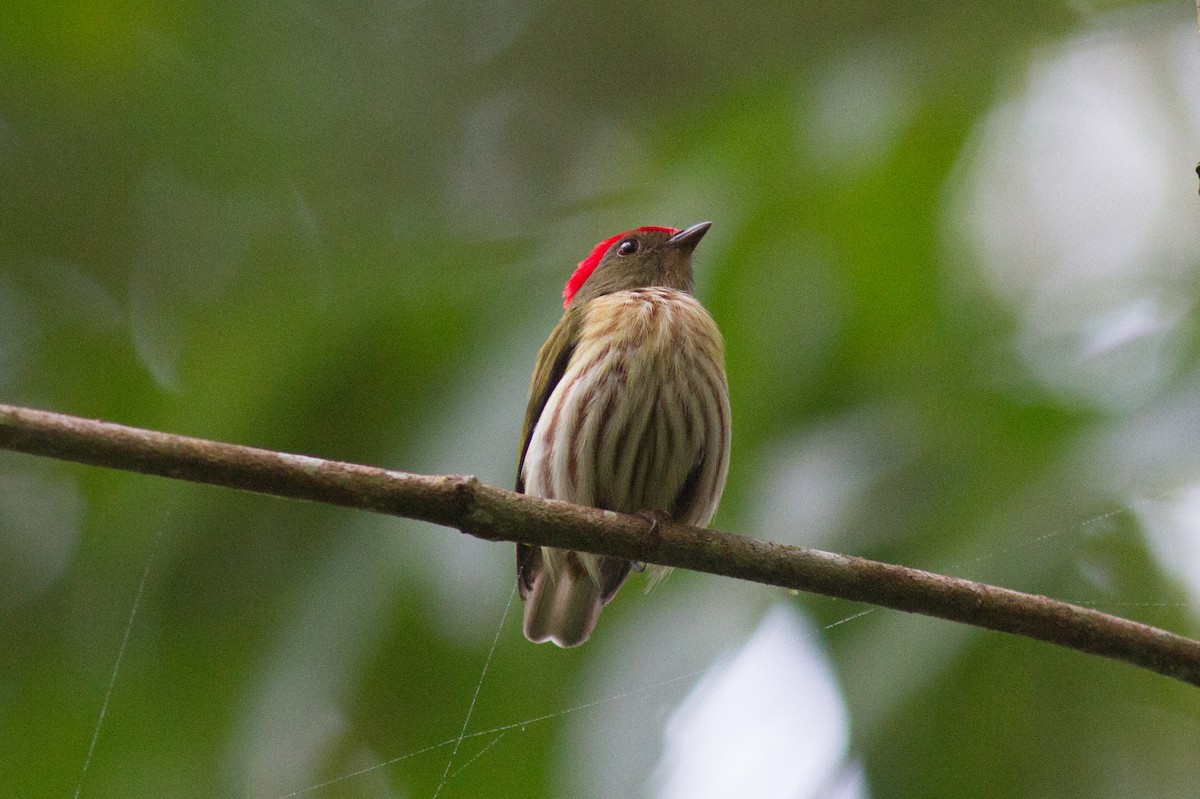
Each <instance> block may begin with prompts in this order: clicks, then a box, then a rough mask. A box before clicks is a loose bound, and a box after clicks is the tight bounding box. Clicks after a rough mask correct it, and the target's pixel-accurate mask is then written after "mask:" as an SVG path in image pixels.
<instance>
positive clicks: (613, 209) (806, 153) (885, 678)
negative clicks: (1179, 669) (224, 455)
mask: <svg viewBox="0 0 1200 799" xmlns="http://www.w3.org/2000/svg"><path fill="white" fill-rule="evenodd" d="M1198 76H1200V46H1198V44H1197V35H1196V17H1195V10H1194V9H1193V8H1192V6H1191V4H1190V3H1175V4H1171V5H1167V4H1157V3H1149V4H1138V3H1122V2H1104V1H1103V0H1097V1H1096V2H1089V0H1080V2H1070V3H1046V2H1007V3H983V4H979V3H968V4H960V3H950V2H936V3H920V2H899V3H887V4H879V3H861V2H851V3H832V4H831V3H817V2H808V3H804V4H796V3H780V2H770V1H769V0H750V2H749V3H745V4H730V3H717V2H696V3H686V4H674V5H672V6H671V8H670V11H669V12H666V11H664V10H663V7H662V6H661V5H660V4H652V3H630V4H624V5H622V6H620V7H616V6H606V5H604V4H592V3H565V4H564V3H522V2H517V0H469V1H468V2H462V3H431V2H420V1H419V0H412V1H411V2H406V1H405V0H398V1H397V2H360V3H350V4H339V3H333V2H327V1H326V0H283V2H260V1H259V0H251V2H230V1H229V0H204V2H199V3H190V4H174V3H164V2H155V0H107V1H105V0H95V1H93V2H88V1H87V0H72V1H71V2H60V1H58V0H51V1H50V2H29V1H28V0H9V1H8V2H6V3H5V4H4V6H3V10H0V401H3V402H8V403H16V404H26V405H32V406H36V407H41V408H47V409H52V410H57V411H62V412H66V413H71V414H76V415H81V416H87V417H97V418H104V419H109V420H113V421H118V422H123V423H126V424H132V425H138V426H144V427H150V428H155V429H160V430H165V431H170V432H177V433H184V434H189V435H194V436H201V437H206V438H213V439H218V440H222V441H232V442H237V443H242V444H249V445H255V446H259V447H267V448H272V449H282V450H288V451H293V452H303V453H308V454H313V455H319V456H323V457H328V458H335V459H342V460H349V461H356V462H361V463H368V464H376V465H381V466H386V467H390V468H397V469H404V470H409V471H418V472H428V473H445V472H454V473H471V474H476V475H478V476H479V477H481V478H482V479H484V480H485V481H488V482H491V483H495V484H497V485H501V486H506V487H507V486H510V485H511V483H512V480H513V476H514V469H515V460H516V454H517V445H518V436H519V431H520V422H521V417H522V414H523V411H524V406H525V400H526V390H527V386H528V379H529V375H530V373H531V372H532V368H533V363H534V359H535V357H536V352H537V348H538V346H539V345H540V343H541V341H542V340H543V339H544V337H545V336H546V334H547V333H548V332H549V330H550V328H551V327H552V325H553V324H554V322H555V321H556V320H557V317H558V315H559V313H560V312H561V296H560V293H559V292H560V290H561V287H562V284H563V282H564V281H565V280H566V278H567V277H568V276H569V275H570V273H571V271H572V270H573V268H574V266H575V264H576V262H577V261H579V260H580V259H581V258H582V257H583V256H584V255H586V254H587V253H588V252H589V250H590V249H591V247H592V246H593V244H594V243H595V242H597V241H599V240H600V239H602V238H605V237H607V236H610V235H612V234H614V233H617V232H618V231H621V230H625V229H628V228H631V227H635V226H638V225H644V224H653V225H670V226H676V227H683V226H685V225H688V224H691V223H694V222H697V221H700V220H705V219H708V220H712V221H713V222H714V226H713V229H712V232H711V233H710V234H709V236H708V237H706V239H705V240H704V243H703V244H702V245H701V247H700V248H699V250H698V253H697V267H698V281H699V286H698V293H699V294H700V296H701V298H702V300H703V301H704V302H705V303H706V305H707V306H708V307H709V308H710V309H711V311H712V313H713V315H714V316H715V318H716V319H717V322H718V323H719V325H720V326H721V328H722V330H723V331H724V334H725V338H726V342H727V346H728V358H729V363H728V367H729V380H730V384H731V391H732V405H733V412H734V448H733V460H732V469H731V474H730V480H729V485H728V489H727V491H726V494H725V501H724V503H723V506H722V509H721V512H720V514H719V515H718V517H717V518H716V519H715V520H714V526H715V527H718V528H720V529H725V530H730V531H737V532H744V533H747V534H752V535H756V536H759V537H763V538H769V539H772V540H776V541H782V542H787V543H798V544H805V545H810V546H817V547H821V548H825V549H831V550H835V551H840V552H847V553H853V554H857V555H864V556H867V557H871V558H877V559H883V560H888V561H893V562H898V563H903V564H906V565H911V566H916V567H921V568H926V569H933V570H938V571H944V572H948V573H951V574H955V575H959V576H964V577H969V578H973V579H978V580H983V581H988V582H994V583H998V584H1001V585H1004V586H1009V587H1012V588H1017V589H1021V590H1025V591H1032V592H1038V593H1045V594H1049V595H1052V596H1056V597H1060V598H1063V599H1068V600H1071V601H1075V602H1079V603H1082V604H1085V605H1088V606H1094V607H1098V608H1101V609H1103V610H1106V611H1110V612H1114V613H1118V614H1120V615H1124V616H1128V617H1131V618H1135V619H1139V620H1142V621H1146V622H1149V623H1152V624H1156V625H1161V626H1164V627H1166V628H1168V629H1171V630H1174V631H1177V632H1180V633H1183V634H1185V635H1191V636H1196V635H1200V325H1198V318H1197V306H1196V303H1197V299H1198V298H1200V277H1198V275H1200V271H1198V270H1197V264H1198V263H1200V197H1197V181H1196V176H1195V174H1194V171H1193V170H1194V168H1195V164H1196V161H1197V160H1198V159H1200V80H1198ZM513 580H514V575H513V556H512V547H511V546H510V545H506V544H490V543H486V542H483V541H478V540H473V539H469V538H467V537H465V536H462V535H459V534H457V533H455V532H453V531H448V530H444V529H437V528H433V527H430V526H426V525H421V524H417V523H410V522H406V521H403V520H397V519H391V518H384V517H374V516H370V515H367V514H364V513H355V512H350V511H345V510H340V509H332V508H324V507H317V506H313V505H307V504H302V503H298V502H289V501H283V500H276V499H272V498H265V497H259V496H253V495H248V494H240V493H236V492H233V491H228V490H221V489H215V488H208V487H201V486H194V485H188V484H182V483H173V482H170V481H167V480H162V479H156V478H150V477H142V476H137V475H131V474H123V473H117V472H110V471H103V470H98V469H90V468H84V467H78V466H74V465H69V464H60V463H55V462H51V461H46V460H41V459H37V458H32V457H27V456H20V455H14V454H11V453H0V740H2V741H3V742H4V743H3V746H0V786H3V789H2V790H3V793H4V795H5V796H12V797H50V796H72V795H74V796H81V797H89V798H90V797H96V798H99V797H252V798H253V799H277V798H279V797H284V796H296V795H300V796H313V797H413V798H414V799H429V798H430V797H444V798H445V799H451V797H492V796H495V797H583V798H584V799H588V798H590V797H624V796H640V797H653V798H663V799H665V798H667V797H670V798H671V799H675V798H677V797H689V798H690V799H695V798H697V797H700V798H701V799H705V798H707V797H728V796H753V797H768V798H769V799H774V798H775V797H778V798H779V799H855V798H856V797H876V798H877V799H885V798H886V797H962V796H971V797H979V798H982V799H986V798H989V797H1067V798H1070V797H1088V798H1089V799H1104V798H1105V797H1122V799H1125V798H1126V797H1131V796H1153V797H1194V796H1195V791H1196V785H1198V784H1200V759H1197V758H1196V757H1195V753H1196V744H1197V741H1200V693H1198V692H1197V691H1196V690H1195V689H1194V688H1188V687H1186V686H1184V685H1182V684H1176V683H1173V682H1171V681H1169V680H1167V679H1165V678H1162V677H1157V676H1153V675H1150V674H1147V673H1143V672H1141V671H1139V670H1136V669H1134V668H1132V667H1128V666H1124V665H1120V664H1116V663H1112V662H1108V661H1104V660H1100V659H1096V658H1089V657H1085V656H1082V655H1079V654H1076V653H1072V652H1067V651H1062V650H1059V649H1056V648H1053V647H1050V646H1047V645H1043V644H1037V643H1033V642H1030V641H1026V640H1022V639H1017V638H1013V637H1007V636H1002V635H999V634H991V633H983V632H980V631H978V630H975V629H969V628H965V627H961V626H956V625H953V624H949V623H946V622H940V621H933V620H929V619H924V618H918V617H913V616H908V615H905V614H901V613H895V612H891V611H882V610H876V611H871V610H870V609H869V608H867V607H866V606H860V605H855V604H852V603H847V602H841V601H834V600H828V599H823V598H819V597H808V596H792V595H789V594H787V593H786V592H783V591H779V590H775V589H771V588H767V587H763V586H757V585H750V584H743V583H738V582H735V581H732V580H727V579H719V578H715V577H709V576H706V575H700V574H689V573H680V572H677V573H676V574H675V575H674V576H673V577H672V578H671V579H670V580H668V581H667V582H666V583H665V584H663V585H662V586H660V587H658V588H657V589H656V590H655V591H654V592H653V593H652V594H650V595H649V596H647V595H646V594H645V593H644V592H643V590H642V587H643V584H642V582H641V578H635V579H634V580H633V581H631V583H630V585H629V586H628V587H626V589H625V590H624V591H623V592H622V593H621V595H620V596H619V597H618V598H617V599H616V601H615V602H614V603H613V604H612V605H611V606H610V607H609V608H608V610H607V611H606V612H605V614H604V616H603V618H602V620H601V622H600V626H599V628H598V630H597V632H596V635H595V636H594V638H593V639H592V641H591V642H589V643H588V644H587V645H586V646H584V647H582V648H580V649H577V650H572V651H562V650H559V649H557V648H553V647H551V646H549V645H543V646H534V645H532V644H529V643H527V642H526V641H525V640H524V639H523V638H522V636H521V634H520V627H519V615H520V614H519V612H518V609H517V607H515V605H516V604H518V603H514V607H512V608H510V609H509V610H508V611H507V613H506V603H508V602H509V601H510V600H511V596H512V585H513ZM139 585H140V586H141V588H139ZM135 601H136V602H137V608H138V611H137V614H136V617H135V618H134V619H133V623H132V624H130V623H129V622H130V618H131V608H133V606H134V604H135ZM502 619H503V622H502ZM493 642H495V649H494V653H492V654H489V653H491V652H492V647H493ZM118 653H123V657H122V660H121V667H120V670H119V671H118V672H117V673H116V675H115V678H114V664H115V663H116V662H117V659H118ZM489 658H490V665H489V667H488V671H487V674H486V678H485V679H484V680H483V681H482V683H481V682H480V675H481V673H482V671H483V669H484V664H485V662H489ZM477 691H478V693H477V697H476V692H477ZM106 697H107V699H106ZM469 707H472V708H473V712H472V713H471V715H470V718H469V722H468V723H467V725H466V727H465V730H464V720H466V719H467V714H468V708H469ZM102 708H104V709H105V715H104V722H103V726H102V727H101V729H100V732H99V735H98V736H96V737H95V739H94V749H91V755H90V761H88V763H89V765H88V767H87V770H86V773H84V764H85V761H87V760H88V757H89V748H90V746H91V744H92V743H93V737H94V732H95V730H96V726H97V719H98V718H99V717H100V714H101V710H102ZM464 731H465V734H466V735H465V737H464V738H462V739H461V741H458V738H459V735H460V732H464ZM456 742H457V743H456ZM383 764H386V765H383ZM81 775H82V776H81ZM318 786H320V787H318ZM297 792H300V793H297Z"/></svg>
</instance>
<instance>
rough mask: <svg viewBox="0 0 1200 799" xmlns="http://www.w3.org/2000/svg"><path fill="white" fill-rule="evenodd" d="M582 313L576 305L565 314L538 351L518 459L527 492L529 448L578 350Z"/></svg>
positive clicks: (521, 486)
mask: <svg viewBox="0 0 1200 799" xmlns="http://www.w3.org/2000/svg"><path fill="white" fill-rule="evenodd" d="M580 318H581V317H580V315H579V314H578V313H575V312H574V310H573V309H571V310H568V311H567V312H566V313H565V314H563V318H562V319H560V320H559V321H558V324H557V325H555V326H554V330H552V331H550V337H549V338H547V339H546V343H545V344H543V345H542V349H541V351H539V352H538V360H537V368H536V369H534V371H533V380H531V381H530V383H529V406H528V407H527V408H526V409H525V426H524V427H523V428H522V429H521V456H520V458H518V459H517V489H516V490H517V492H518V493H521V494H524V493H525V478H524V477H523V476H522V474H521V472H522V471H523V470H524V469H525V453H527V452H528V451H529V441H530V440H531V439H532V438H533V431H534V429H535V428H536V427H537V423H538V419H539V418H541V415H542V410H543V409H544V408H545V407H546V403H547V402H548V401H549V400H550V395H551V394H553V393H554V389H555V387H556V386H557V385H558V381H560V380H562V376H563V375H564V374H565V373H566V371H567V364H568V363H569V362H570V361H571V355H572V354H574V352H575V345H576V343H577V342H578V340H579V324H580Z"/></svg>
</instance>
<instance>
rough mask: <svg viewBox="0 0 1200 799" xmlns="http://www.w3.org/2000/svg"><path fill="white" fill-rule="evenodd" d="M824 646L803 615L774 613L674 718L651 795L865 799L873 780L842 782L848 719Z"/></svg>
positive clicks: (782, 609)
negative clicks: (832, 792) (867, 784)
mask: <svg viewBox="0 0 1200 799" xmlns="http://www.w3.org/2000/svg"><path fill="white" fill-rule="evenodd" d="M819 641H820V638H819V637H818V636H817V634H816V631H815V630H814V629H813V628H812V626H811V625H810V624H808V622H807V621H805V620H804V618H803V617H802V616H801V615H799V614H798V613H797V612H795V611H793V610H792V609H790V608H789V607H788V606H786V605H776V606H775V607H774V608H772V609H771V610H770V611H769V612H768V613H767V615H766V616H765V617H764V618H763V620H762V622H761V623H760V624H759V626H758V628H757V629H756V630H755V631H754V633H753V634H752V635H751V636H750V638H749V640H747V641H746V643H745V644H744V645H743V646H742V648H741V649H740V650H738V651H737V652H736V653H734V654H733V655H732V656H731V657H729V658H727V659H726V660H724V661H723V662H718V664H717V665H716V666H714V667H713V668H712V669H711V670H710V671H709V672H708V673H707V674H706V675H705V677H704V678H703V679H702V680H701V681H700V683H699V684H698V685H697V686H696V687H695V688H694V689H693V690H692V692H691V694H690V695H689V696H688V697H687V698H686V699H685V700H684V701H683V703H682V704H681V705H680V706H679V708H678V709H677V710H676V711H675V712H674V713H673V714H672V716H671V717H670V719H669V720H668V722H667V725H666V729H665V731H664V741H665V743H664V750H663V755H662V759H661V761H660V762H659V765H658V767H657V768H656V769H655V771H654V773H653V775H652V776H651V785H652V789H651V791H650V795H651V796H653V797H656V799H708V798H709V797H712V799H717V798H718V797H722V798H723V797H729V796H753V797H756V799H806V798H808V797H812V799H816V798H817V797H824V796H827V795H828V794H829V792H830V790H831V789H832V788H834V787H835V786H836V787H837V789H838V790H837V791H836V792H835V793H836V795H837V796H844V797H852V796H854V797H857V796H865V795H866V788H865V780H863V779H861V778H859V779H849V778H845V777H843V771H845V770H846V766H845V761H846V758H847V753H848V751H849V746H850V731H849V720H848V715H847V712H846V708H845V705H844V704H843V701H842V697H841V693H840V690H839V688H838V684H837V679H836V677H835V676H834V673H833V670H832V669H831V667H830V665H829V662H828V660H827V659H826V658H825V655H824V653H823V652H822V651H821V649H820V646H819ZM851 771H853V770H851Z"/></svg>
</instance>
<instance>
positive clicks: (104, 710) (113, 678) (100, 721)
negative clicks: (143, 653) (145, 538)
mask: <svg viewBox="0 0 1200 799" xmlns="http://www.w3.org/2000/svg"><path fill="white" fill-rule="evenodd" d="M170 516H171V508H168V509H167V512H166V514H164V516H163V521H162V524H161V525H160V526H159V528H158V534H157V535H155V537H154V543H153V544H151V545H150V554H148V555H147V556H146V565H145V566H143V567H142V576H141V579H139V580H138V586H137V590H136V591H135V592H134V594H133V605H132V607H130V608H129V618H128V619H127V620H126V621H125V631H124V632H123V633H122V634H121V644H120V646H118V647H117V658H116V660H115V661H114V662H113V667H112V673H111V674H109V676H108V687H107V688H106V689H105V690H104V699H103V701H101V703H100V713H99V715H97V716H96V726H95V728H94V729H93V730H92V740H91V741H90V742H89V743H88V748H87V754H86V755H85V756H84V758H83V768H81V769H80V770H79V781H78V782H77V783H76V784H75V795H74V799H79V796H80V794H81V793H82V792H83V780H84V777H86V776H87V772H88V768H89V767H90V766H91V765H92V755H93V754H94V753H95V751H96V742H97V741H99V740H100V731H101V730H102V729H103V728H104V719H105V717H106V716H107V715H108V705H109V702H110V701H111V700H112V695H113V689H114V688H115V687H116V685H117V675H118V674H120V673H121V663H122V661H123V660H124V659H125V649H126V647H127V646H128V645H129V636H130V634H131V633H132V632H133V623H134V622H135V621H136V620H137V615H138V609H139V608H141V605H142V595H143V594H144V593H145V591H146V580H147V579H148V578H149V577H150V568H151V566H153V565H154V558H155V556H156V555H157V554H158V547H159V544H160V543H161V542H162V539H163V534H164V533H165V532H166V529H167V519H168V518H170Z"/></svg>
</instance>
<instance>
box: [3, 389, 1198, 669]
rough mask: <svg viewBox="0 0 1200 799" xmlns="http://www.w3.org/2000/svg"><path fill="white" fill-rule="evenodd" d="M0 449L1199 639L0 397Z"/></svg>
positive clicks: (1031, 627)
mask: <svg viewBox="0 0 1200 799" xmlns="http://www.w3.org/2000/svg"><path fill="white" fill-rule="evenodd" d="M0 449H9V450H15V451H17V452H26V453H30V454H33V455H44V456H48V457H51V458H59V459H62V460H68V461H76V462H79V463H86V464H91V465H93V466H107V467H111V468H114V469H125V470H128V471H135V472H142V473H145V474H154V475H160V476H163V477H173V478H176V479H179V480H188V481H191V482H197V483H209V484H212V485H220V486H228V487H230V488H239V489H243V490H246V491H256V492H259V493H263V494H273V495H275V496H281V497H291V498H294V499H306V500H310V501H312V502H322V503H325V504H329V505H341V506H343V507H347V508H359V509H362V510H369V511H374V512H376V513H386V514H391V515H393V516H404V517H407V518H410V519H419V520H421V521H426V522H432V523H434V524H439V525H443V526H446V527H454V528H457V529H459V530H461V531H463V532H465V533H468V534H470V535H473V536H476V537H478V538H484V539H487V540H489V541H522V542H525V543H528V544H540V545H543V546H553V547H563V548H568V549H575V550H583V551H585V552H593V553H596V554H600V555H614V556H616V557H621V558H626V559H628V560H636V561H645V562H648V563H657V564H662V565H664V566H677V567H680V568H685V569H692V570H694V571H702V572H708V573H709V574H716V575H722V576H726V577H736V578H738V579H742V580H753V581H755V582H760V583H766V584H768V585H777V586H781V587H783V588H791V589H796V590H800V591H809V592H813V593H818V594H825V595H827V596H832V597H840V598H842V599H850V600H855V601H858V602H868V603H871V604H874V605H880V606H882V607H887V608H894V609H896V610H904V611H909V612H911V613H921V614H924V615H927V616H936V617H938V618H942V619H949V620H951V621H957V622H961V623H963V624H972V625H975V626H977V627H983V628H986V629H989V630H998V631H1000V632H1006V633H1013V634H1015V635H1023V636H1026V637H1028V638H1034V639H1037V640H1040V641H1047V642H1049V643H1052V644H1058V645H1059V646H1064V647H1068V648H1070V649H1076V650H1079V651H1080V652H1086V653H1089V654H1093V655H1101V656H1103V657H1108V658H1113V659H1115V660H1121V661H1124V662H1126V663H1131V664H1133V665H1135V666H1141V667H1142V668H1145V669H1149V670H1151V671H1154V672H1157V673H1159V674H1162V675H1165V676H1167V677H1173V678H1175V679H1177V680H1182V681H1184V682H1188V683H1191V684H1192V685H1196V686H1200V641H1194V640H1191V639H1189V638H1184V637H1182V636H1179V635H1176V634H1174V633H1170V632H1167V631H1165V630H1161V629H1158V628H1156V627H1151V626H1148V625H1145V624H1141V623H1138V622H1134V621H1129V620H1128V619H1122V618H1119V617H1117V616H1110V615H1108V614H1106V613H1101V612H1099V611H1096V610H1091V609H1088V608H1082V607H1078V606H1076V605H1071V604H1068V603H1066V602H1059V601H1057V600H1054V599H1049V598H1047V597H1044V596H1034V595H1031V594H1023V593H1020V592H1018V591H1011V590H1009V589H1006V588H998V587H995V586H991V585H985V584H982V583H976V582H972V581H970V580H962V579H958V578H956V577H948V576H945V575H940V574H933V573H931V572H925V571H920V570H918V569H909V568H906V567H903V566H893V565H890V564H886V563H878V562H876V561H870V560H866V559H864V558H857V557H852V556H848V555H837V554H832V553H829V552H821V551H819V550H814V549H806V548H804V547H793V546H783V545H780V544H773V543H770V542H768V541H760V540H758V539H755V538H749V537H746V536H740V535H730V534H728V533H720V532H716V531H713V530H700V529H697V528H694V527H687V526H684V525H680V524H670V523H668V524H662V525H660V526H659V531H660V534H656V535H647V522H646V521H644V520H643V519H641V518H638V517H636V516H627V515H624V514H620V513H613V512H611V511H601V510H596V509H594V508H585V507H581V506H578V505H571V504H568V503H565V502H556V501H553V500H543V499H537V498H535V497H528V496H525V495H523V494H516V493H513V492H511V491H504V490H502V489H499V488H493V487H492V486H487V485H484V484H483V483H480V482H479V481H478V480H476V479H475V478H474V477H464V476H457V475H450V476H426V475H419V474H408V473H406V472H396V471H389V470H386V469H378V468H374V467H371V466H359V465H357V464H352V463H339V462H337V461H327V460H322V459H320V458H312V457H308V456H306V455H291V454H287V453H282V452H272V451H269V450H262V449H254V448H252V447H242V446H238V445H235V444H222V443H218V442H215V441H206V440H203V439H198V438H188V437H185V436H176V435H169V434H167V433H159V432H155V431H152V430H142V429H138V428H135V427H125V426H122V425H117V424H111V423H108V422H98V421H91V420H87V419H80V418H78V417H74V416H65V415H63V414H58V413H51V412H48V411H40V410H33V409H30V408H19V407H15V406H11V405H2V404H0Z"/></svg>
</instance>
